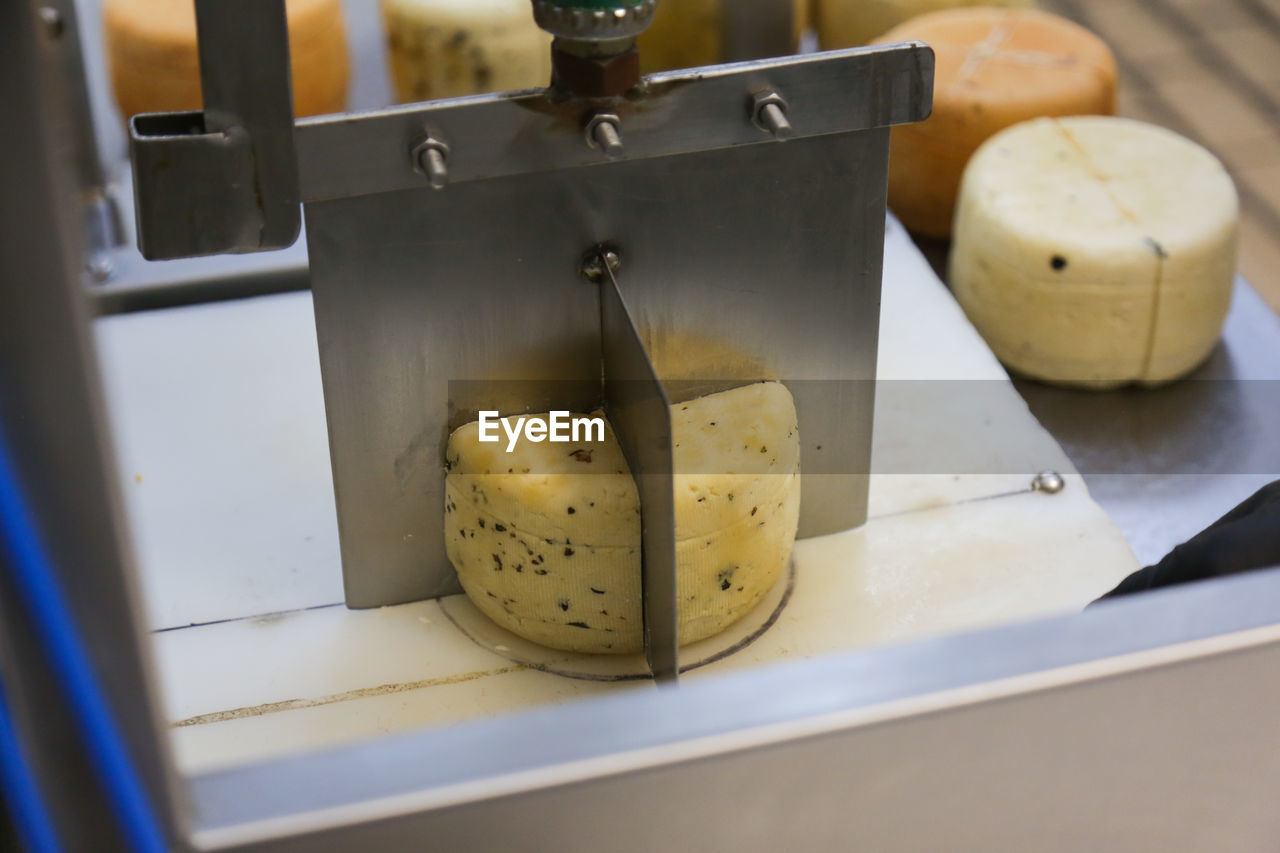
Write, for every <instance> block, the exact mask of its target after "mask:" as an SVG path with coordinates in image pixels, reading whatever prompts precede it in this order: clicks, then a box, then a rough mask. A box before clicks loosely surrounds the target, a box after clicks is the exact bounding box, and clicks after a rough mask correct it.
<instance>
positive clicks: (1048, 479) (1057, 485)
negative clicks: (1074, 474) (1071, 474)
mask: <svg viewBox="0 0 1280 853" xmlns="http://www.w3.org/2000/svg"><path fill="white" fill-rule="evenodd" d="M1066 487H1067V481H1066V480H1064V479H1062V475H1061V474H1059V473H1058V472H1057V471H1041V472H1040V473H1039V474H1036V475H1035V477H1034V478H1032V480H1031V490H1032V491H1033V492H1044V493H1045V494H1046V495H1056V494H1057V493H1058V492H1060V491H1062V490H1063V489H1065V488H1066Z"/></svg>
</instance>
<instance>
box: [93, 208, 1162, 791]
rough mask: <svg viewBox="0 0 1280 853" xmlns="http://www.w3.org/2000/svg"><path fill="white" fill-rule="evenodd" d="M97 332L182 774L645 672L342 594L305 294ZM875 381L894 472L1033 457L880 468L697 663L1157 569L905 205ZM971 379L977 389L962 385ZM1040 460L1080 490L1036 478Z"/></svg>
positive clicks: (188, 311) (802, 648)
mask: <svg viewBox="0 0 1280 853" xmlns="http://www.w3.org/2000/svg"><path fill="white" fill-rule="evenodd" d="M97 333H98V340H99V343H100V347H101V354H102V364H103V370H104V373H105V383H106V388H107V399H108V408H109V411H110V414H111V418H112V425H113V429H114V434H115V441H116V446H117V452H118V456H119V462H120V469H121V488H122V489H123V490H124V492H125V495H126V505H127V509H128V513H129V518H130V525H131V527H132V531H133V538H134V545H135V548H136V551H137V557H138V564H139V568H140V572H141V575H142V579H143V588H144V596H145V601H146V608H147V616H148V621H149V624H150V625H151V626H152V627H153V628H154V629H170V630H158V631H157V632H156V633H154V634H153V635H152V636H153V637H154V639H155V650H156V653H157V659H158V663H159V672H160V680H161V684H162V692H163V699H164V706H165V711H166V714H167V716H168V718H169V719H170V720H171V721H172V722H174V723H175V724H177V725H176V727H175V728H174V733H175V739H174V744H175V747H176V751H177V757H178V760H179V764H180V766H181V767H183V768H184V769H186V770H203V769H208V768H210V767H214V766H222V765H226V764H231V763H239V762H242V761H249V760H254V759H257V758H264V757H267V756H275V755H280V754H284V753H288V752H294V751H298V750H306V749H313V748H316V747H319V746H326V745H333V744H338V743H343V742H347V741H351V740H355V739H359V738H364V737H370V736H375V735H377V734H379V733H385V732H391V731H400V730H404V729H408V728H415V727H421V726H426V725H434V724H442V723H448V722H452V721H457V720H462V719H469V718H474V717H477V716H481V715H487V714H492V713H498V712H502V711H510V710H513V709H518V708H522V707H531V706H534V705H539V704H546V703H553V702H562V701H568V700H571V699H574V698H576V697H582V696H587V695H591V694H595V693H599V692H605V691H610V692H612V691H617V690H637V689H639V690H643V689H649V688H648V687H647V686H646V685H644V684H638V683H624V684H609V683H601V682H590V681H578V680H573V679H567V678H563V677H561V676H556V675H550V674H547V673H543V672H537V671H533V670H530V669H525V668H522V667H520V666H518V665H514V664H512V662H511V661H509V660H507V659H506V658H505V657H503V655H502V654H501V653H495V652H493V651H489V650H486V649H483V648H481V647H479V646H477V645H476V644H475V643H473V642H472V641H471V640H469V639H467V638H466V637H465V636H463V635H462V634H460V633H459V632H458V631H457V630H456V629H455V628H454V627H453V626H452V623H450V622H449V621H448V620H447V619H446V618H444V616H443V615H442V613H441V612H440V606H439V604H438V603H436V602H420V603H416V604H409V605H403V606H400V607H389V608H383V609H381V610H375V611H348V610H346V609H345V608H344V607H342V606H340V602H341V601H342V583H341V569H340V564H339V559H338V543H337V528H336V521H335V515H334V504H333V494H332V481H331V478H330V469H329V459H328V446H327V442H326V436H325V422H324V405H323V399H322V394H321V388H320V377H319V362H318V356H317V351H316V340H315V331H314V326H313V322H312V316H311V301H310V296H309V294H305V293H303V294H288V295H283V296H271V297H262V298H258V299H252V300H245V301H241V302H232V303H221V304H212V305H204V306H198V307H193V308H182V309H173V310H166V311H158V312H151V313H145V314H135V315H126V316H119V317H111V318H105V319H102V320H99V321H98V323H97ZM879 377H880V378H881V379H888V380H895V381H894V382H893V383H891V384H888V385H884V386H882V387H884V388H886V389H888V392H887V393H882V394H880V395H879V399H878V401H877V408H876V432H875V440H874V448H873V456H874V463H873V465H874V468H875V470H877V471H881V472H901V471H908V470H915V468H916V467H917V466H915V465H913V464H912V463H914V462H916V461H917V460H919V459H921V458H928V454H930V453H936V450H937V448H938V447H944V446H949V445H948V443H950V444H951V445H954V444H955V443H957V442H963V443H964V444H965V446H966V449H967V451H968V456H969V458H977V459H981V460H983V461H982V464H981V465H978V466H976V467H974V468H972V469H967V470H981V471H1016V472H1019V473H986V474H953V473H945V474H929V473H878V474H875V475H873V477H872V484H871V515H872V520H871V521H870V522H868V524H867V525H866V526H865V527H863V528H861V529H859V530H856V531H851V532H848V533H843V534H838V535H835V536H829V537H823V538H822V539H815V540H809V541H805V542H801V543H799V544H798V546H797V548H796V553H795V560H796V565H797V583H796V588H795V593H794V595H793V597H792V599H791V601H790V602H789V603H788V605H787V607H786V608H785V610H784V611H783V613H782V616H781V618H780V619H779V620H778V622H777V624H775V625H774V626H773V627H772V628H771V629H770V630H769V631H768V632H766V633H765V634H764V635H763V636H762V637H761V638H760V639H759V640H757V641H756V642H755V643H754V644H753V645H751V646H750V647H748V648H747V649H745V650H743V651H742V652H739V653H737V654H736V655H733V656H731V657H729V658H727V659H725V660H723V661H721V662H719V663H717V664H714V665H712V666H710V667H707V668H705V669H702V670H698V671H697V673H696V674H694V675H691V676H689V677H693V678H705V677H713V676H714V674H715V673H716V672H718V671H722V670H725V669H733V668H739V667H743V666H750V665H755V664H761V663H768V662H774V661H778V660H781V659H785V658H787V657H791V656H812V655H817V654H822V653H825V652H829V651H834V650H839V649H847V648H853V647H858V646H866V645H871V644H876V643H883V642H890V641H899V640H904V639H910V638H914V637H920V636H926V635H929V634H936V633H939V632H943V631H950V630H959V629H971V628H976V627H980V626H983V625H989V624H992V623H994V622H999V621H1004V620H1015V619H1026V618H1030V617H1032V616H1036V615H1040V614H1044V613H1049V612H1055V611H1062V610H1069V609H1074V608H1079V607H1081V606H1083V605H1084V604H1085V603H1087V602H1088V601H1089V600H1091V599H1092V598H1094V597H1096V596H1097V595H1099V594H1101V593H1102V592H1103V591H1105V590H1106V589H1108V588H1109V587H1110V586H1111V585H1113V584H1114V583H1115V582H1116V581H1118V580H1119V579H1120V578H1121V577H1123V576H1124V575H1125V574H1127V573H1128V572H1130V571H1132V570H1133V569H1135V568H1137V563H1136V561H1135V560H1134V558H1133V556H1132V554H1131V552H1130V551H1129V548H1128V546H1127V545H1126V544H1125V542H1124V539H1123V537H1122V536H1121V535H1120V533H1119V531H1118V530H1117V529H1116V528H1115V526H1114V525H1113V524H1112V523H1111V522H1110V521H1109V520H1108V519H1107V517H1106V515H1105V514H1104V513H1103V512H1102V511H1101V509H1100V508H1099V507H1098V506H1097V505H1096V504H1095V503H1094V502H1093V501H1092V500H1091V499H1090V498H1089V496H1088V493H1087V491H1086V489H1085V487H1084V484H1083V481H1082V480H1081V478H1080V477H1078V476H1076V475H1075V474H1074V470H1073V469H1072V467H1071V465H1070V462H1069V461H1068V460H1067V459H1066V457H1065V455H1064V454H1063V453H1062V451H1061V449H1060V448H1059V447H1058V446H1057V444H1056V443H1055V442H1054V441H1053V439H1052V438H1051V437H1050V436H1049V435H1048V434H1047V433H1046V432H1045V431H1044V430H1043V429H1042V428H1041V427H1040V426H1039V424H1038V423H1037V422H1036V421H1035V419H1034V418H1033V417H1032V416H1031V415H1030V413H1029V412H1028V410H1027V408H1026V406H1025V405H1024V404H1023V402H1022V400H1021V398H1020V397H1019V396H1018V395H1017V392H1016V391H1015V390H1014V389H1013V386H1012V385H1011V384H1010V383H1009V382H1008V377H1007V376H1006V374H1005V372H1004V371H1003V369H1002V368H1001V367H1000V365H999V364H998V363H997V361H996V360H995V358H994V357H993V356H992V355H991V352H990V351H989V350H988V349H987V347H986V345H985V344H984V343H983V342H982V340H981V339H980V338H979V336H978V335H977V333H976V332H975V331H974V330H973V328H972V326H970V324H969V323H968V321H967V320H966V319H965V317H964V314H963V312H962V311H961V310H960V309H959V307H958V306H957V305H956V303H955V301H954V300H953V299H952V298H951V296H950V294H949V292H948V291H947V290H946V288H945V287H943V285H942V284H941V283H940V282H939V281H938V279H937V278H936V276H934V274H933V272H932V270H931V269H930V268H929V266H928V264H927V263H926V262H925V261H924V259H923V258H922V257H921V255H920V254H919V252H918V251H917V250H916V249H915V247H914V245H912V244H911V242H910V240H909V239H908V238H907V236H906V234H905V232H904V231H903V230H902V229H901V227H900V226H898V225H897V223H896V222H894V221H892V220H890V223H889V229H888V232H887V237H886V244H885V274H884V300H883V309H882V318H881V333H880V371H879ZM922 380H934V381H936V380H952V382H950V383H948V384H947V385H946V386H936V385H932V384H931V383H930V382H928V381H922ZM967 381H969V382H973V383H974V384H973V388H974V389H975V391H974V394H973V396H972V398H971V399H970V398H969V397H968V395H966V394H957V393H954V389H955V388H957V387H960V388H965V387H968V386H962V385H958V384H956V383H961V382H967ZM939 387H945V388H947V389H949V390H948V393H945V394H937V393H934V390H936V389H937V388H939ZM1041 469H1053V470H1057V471H1059V472H1061V473H1062V474H1064V475H1065V476H1066V478H1067V482H1068V485H1067V488H1066V490H1065V491H1064V492H1062V493H1061V494H1059V495H1054V496H1049V495H1044V494H1039V493H1034V492H1031V491H1029V488H1028V487H1029V482H1030V472H1033V471H1037V470H1041ZM925 470H928V468H927V467H926V468H925ZM307 608H311V609H307ZM200 623H214V624H200ZM183 626H189V627H183Z"/></svg>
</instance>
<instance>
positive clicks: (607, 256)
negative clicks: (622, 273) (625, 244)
mask: <svg viewBox="0 0 1280 853" xmlns="http://www.w3.org/2000/svg"><path fill="white" fill-rule="evenodd" d="M605 264H608V265H609V269H610V270H613V271H614V272H617V271H618V267H620V266H622V256H621V255H619V254H618V250H617V249H616V248H614V247H613V246H594V247H592V248H591V249H590V250H589V251H588V252H587V253H586V254H585V255H583V256H582V274H583V275H584V276H586V277H587V278H588V279H590V280H591V281H593V282H595V283H596V284H599V283H600V281H601V280H602V279H604V275H605Z"/></svg>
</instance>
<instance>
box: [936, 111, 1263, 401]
mask: <svg viewBox="0 0 1280 853" xmlns="http://www.w3.org/2000/svg"><path fill="white" fill-rule="evenodd" d="M1237 208H1238V204H1237V198H1236V191H1235V187H1234V185H1233V183H1232V181H1231V178H1230V177H1229V176H1228V175H1227V173H1226V171H1225V170H1224V169H1223V166H1222V164H1221V163H1220V162H1219V161H1218V160H1217V158H1215V157H1214V156H1213V155H1212V154H1210V153H1209V152H1208V151H1206V150H1205V149H1203V148H1201V147H1200V146H1198V145H1196V144H1195V143H1193V142H1191V141H1189V140H1187V139H1184V138H1182V137H1180V136H1178V135H1177V134H1175V133H1173V132H1172V131H1168V130H1165V129H1163V128H1160V127H1156V126H1154V125H1148V124H1143V123H1141V122H1137V121H1132V120H1130V119H1121V118H1106V117H1086V116H1080V117H1074V118H1061V119H1049V118H1045V119H1037V120H1034V121H1030V122H1026V123H1023V124H1019V125H1017V126H1015V127H1012V128H1009V129H1007V130H1005V131H1003V132H1002V133H1000V134H998V135H997V136H995V137H993V138H992V139H991V140H989V141H988V142H987V143H986V144H985V145H983V146H982V148H981V149H979V151H978V152H977V154H975V155H974V157H973V159H972V161H971V162H970V163H969V167H968V169H967V170H966V171H965V175H964V183H963V186H962V189H961V193H960V203H959V208H958V210H957V214H956V233H955V239H954V243H953V247H952V257H951V285H952V287H953V289H954V291H955V295H956V298H957V299H958V300H959V301H960V304H961V305H962V306H963V307H964V309H965V311H966V313H968V315H969V318H970V319H971V320H972V321H973V323H974V325H975V326H976V327H977V328H978V331H980V332H981V333H982V335H983V337H984V338H986V340H987V343H988V344H990V345H991V348H992V350H993V351H994V352H995V354H996V355H997V356H998V357H999V358H1000V360H1001V361H1002V362H1004V364H1005V365H1006V366H1007V367H1009V368H1010V369H1012V370H1014V371H1017V372H1018V373H1022V374H1025V375H1028V376H1031V377H1034V378H1037V379H1042V380H1046V381H1050V382H1057V383H1063V384H1070V385H1082V386H1088V387H1095V388H1106V387H1114V386H1118V385H1123V384H1127V383H1130V382H1138V383H1143V384H1157V383H1161V382H1167V381H1169V380H1173V379H1176V378H1178V377H1180V376H1183V375H1184V374H1186V373H1187V372H1188V371H1190V370H1191V369H1192V368H1194V367H1196V366H1197V365H1198V364H1199V363H1200V362H1201V361H1203V360H1204V358H1205V357H1206V356H1207V355H1208V354H1209V352H1210V350H1211V349H1212V348H1213V346H1214V344H1215V343H1216V341H1217V340H1218V337H1219V335H1220V333H1221V331H1222V324H1223V321H1224V320H1225V318H1226V313H1227V308H1228V307H1229V304H1230V299H1231V289H1232V282H1233V279H1234V276H1235V269H1236V265H1235V256H1236V231H1237Z"/></svg>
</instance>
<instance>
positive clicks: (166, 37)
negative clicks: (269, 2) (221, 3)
mask: <svg viewBox="0 0 1280 853" xmlns="http://www.w3.org/2000/svg"><path fill="white" fill-rule="evenodd" d="M285 14H286V16H287V18H288V25H289V59H290V68H291V69H292V76H293V104H294V113H295V114H296V115H299V116H310V115H321V114H324V113H336V112H342V111H343V110H345V109H346V106H347V79H348V74H349V60H348V57H347V41H346V32H345V30H344V28H343V19H342V3H341V0H287V2H286V4H285ZM102 27H103V36H104V39H105V41H106V54H107V67H108V70H109V72H110V75H111V85H112V89H113V90H114V92H115V98H116V103H117V105H118V106H119V107H120V112H121V114H122V115H124V116H125V117H126V118H128V117H129V116H132V115H136V114H138V113H149V112H168V111H180V110H198V109H200V106H201V95H200V61H199V53H198V51H197V49H196V16H195V4H194V3H193V2H192V0H103V4H102ZM227 59H228V61H232V62H234V61H235V58H234V57H228V58H227Z"/></svg>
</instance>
